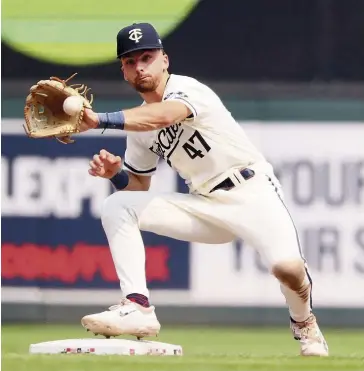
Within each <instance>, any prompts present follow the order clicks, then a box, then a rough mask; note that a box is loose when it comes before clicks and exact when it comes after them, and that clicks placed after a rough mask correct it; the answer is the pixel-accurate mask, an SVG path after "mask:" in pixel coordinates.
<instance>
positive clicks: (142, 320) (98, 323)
mask: <svg viewBox="0 0 364 371" xmlns="http://www.w3.org/2000/svg"><path fill="white" fill-rule="evenodd" d="M81 324H82V326H83V327H84V328H85V329H87V330H88V331H92V332H93V333H94V334H95V335H104V336H106V337H110V336H119V335H134V336H136V337H137V338H142V337H145V336H157V335H158V334H159V330H160V328H161V325H160V323H159V322H158V319H157V316H156V314H155V308H154V306H150V307H148V308H145V307H142V306H141V305H139V304H137V303H134V302H132V301H130V300H128V299H122V300H121V302H120V304H116V305H113V306H111V307H110V308H109V310H107V311H105V312H101V313H96V314H89V315H87V316H85V317H83V318H82V319H81Z"/></svg>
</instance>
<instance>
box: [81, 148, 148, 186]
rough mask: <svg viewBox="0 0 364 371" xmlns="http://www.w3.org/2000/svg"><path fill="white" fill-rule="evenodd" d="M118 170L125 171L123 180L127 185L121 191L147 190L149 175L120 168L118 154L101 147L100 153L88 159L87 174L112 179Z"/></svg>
mask: <svg viewBox="0 0 364 371" xmlns="http://www.w3.org/2000/svg"><path fill="white" fill-rule="evenodd" d="M120 171H123V172H124V173H125V182H126V183H127V185H126V186H125V187H124V188H123V189H121V190H122V191H148V190H149V187H150V182H151V178H152V177H151V176H145V175H144V176H141V175H138V174H134V173H132V172H130V171H128V170H122V160H121V157H120V156H115V155H114V154H112V153H110V152H108V151H106V150H105V149H102V150H101V151H100V153H98V154H95V155H94V157H93V158H92V160H91V161H90V168H89V170H88V172H89V174H90V175H92V176H98V177H100V178H105V179H112V178H113V177H115V175H116V174H118V173H119V172H120Z"/></svg>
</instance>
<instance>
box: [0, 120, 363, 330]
mask: <svg viewBox="0 0 364 371" xmlns="http://www.w3.org/2000/svg"><path fill="white" fill-rule="evenodd" d="M242 124H243V126H244V128H245V130H246V132H247V134H248V135H249V136H250V137H251V139H252V140H253V142H254V143H255V144H256V145H257V146H258V147H259V148H260V149H261V150H262V151H263V152H264V153H265V155H266V156H267V158H268V159H269V161H271V162H272V164H273V165H274V166H275V169H276V173H277V176H278V177H279V179H280V180H281V182H282V185H283V189H284V192H285V200H286V203H287V205H288V206H289V208H290V211H291V214H292V216H293V218H294V220H295V222H296V225H297V228H298V232H299V235H300V239H301V243H302V246H303V250H304V253H305V256H306V259H307V261H308V263H309V266H310V272H311V276H312V277H313V281H314V286H313V298H314V305H315V307H316V308H317V311H318V313H319V314H321V317H322V319H321V321H323V322H324V323H325V324H326V325H330V326H363V327H364V145H363V143H364V139H363V138H364V125H363V124H362V123H359V122H339V123H338V122H335V123H334V122H332V123H330V122H321V123H320V122H300V123H298V122H286V123H284V124H282V123H279V122H270V123H269V124H266V123H264V122H260V121H254V122H253V121H249V122H248V121H245V122H243V123H242ZM21 125H22V121H21V120H3V122H2V304H3V305H2V311H3V313H2V319H3V321H5V322H6V321H20V320H21V321H42V322H44V321H46V322H51V321H70V322H73V321H77V320H78V319H79V317H80V316H82V315H83V314H85V313H88V312H92V311H94V310H101V309H102V308H104V307H105V306H108V305H111V304H113V303H114V302H116V301H117V300H118V298H119V295H120V292H119V290H118V281H117V278H116V274H115V270H114V267H113V265H112V261H111V256H110V253H109V249H108V247H107V242H106V238H105V235H104V233H103V230H102V228H101V224H100V221H99V218H100V209H101V204H102V201H103V199H104V198H105V197H107V196H108V195H109V194H110V193H111V192H112V188H111V187H110V185H109V183H108V182H105V181H104V180H102V179H95V178H92V177H90V176H88V174H87V167H88V161H89V158H90V157H92V155H93V154H94V153H95V152H97V151H98V150H99V149H101V147H102V148H106V149H109V150H110V151H112V152H116V153H119V154H123V152H124V148H125V137H124V136H123V135H122V133H115V132H111V131H109V132H106V133H105V134H103V136H102V137H101V136H99V134H100V133H99V132H97V131H95V132H93V133H92V134H91V135H88V133H86V134H83V135H81V136H80V137H79V138H78V139H77V142H76V143H75V144H73V145H69V146H64V145H62V144H60V143H58V142H56V141H53V140H42V141H39V140H30V139H28V138H26V137H25V135H24V133H23V130H22V128H21ZM152 191H153V192H159V191H167V192H170V191H172V192H173V191H179V192H186V191H187V189H186V187H185V185H184V183H183V182H182V181H181V179H180V178H178V177H177V176H176V175H175V173H174V172H173V171H172V170H171V169H170V168H169V167H168V166H167V165H165V164H164V163H161V164H160V166H159V171H158V173H157V175H156V177H155V179H154V180H153V184H152ZM143 238H144V241H145V244H146V251H147V264H146V268H147V277H148V282H149V287H150V288H151V300H152V302H153V303H154V304H155V305H156V306H157V308H158V313H159V315H160V317H161V319H162V321H164V322H165V323H204V324H215V323H221V324H241V325H249V324H254V325H256V324H262V325H271V324H286V323H287V312H286V310H285V309H284V308H283V306H284V298H283V297H282V295H281V293H280V291H279V286H278V284H277V282H276V281H275V280H274V279H273V278H272V277H271V276H270V275H269V274H268V273H267V271H266V267H265V264H264V261H261V259H260V258H259V257H258V256H257V255H256V254H255V253H254V251H253V250H252V249H251V248H250V247H249V246H247V245H246V244H245V243H244V241H240V240H237V241H234V242H233V243H229V244H222V245H204V244H195V243H192V244H188V243H185V242H180V241H175V240H172V239H168V238H165V237H159V236H156V235H153V234H151V233H143Z"/></svg>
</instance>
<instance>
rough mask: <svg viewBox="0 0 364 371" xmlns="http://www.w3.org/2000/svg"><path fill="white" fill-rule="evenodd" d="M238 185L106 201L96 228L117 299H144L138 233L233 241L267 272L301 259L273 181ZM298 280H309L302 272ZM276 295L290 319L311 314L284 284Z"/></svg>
mask: <svg viewBox="0 0 364 371" xmlns="http://www.w3.org/2000/svg"><path fill="white" fill-rule="evenodd" d="M239 175H240V174H239ZM240 177H241V176H240ZM241 180H242V182H241V184H239V185H238V186H236V187H235V188H233V189H231V190H228V191H226V190H216V191H214V192H212V193H208V194H206V195H195V194H181V193H170V194H162V195H156V194H153V193H151V192H131V191H119V192H115V193H114V194H112V195H111V196H109V197H108V198H107V199H106V200H105V202H104V205H103V211H102V225H103V228H104V230H105V233H106V236H107V239H108V242H109V245H110V249H111V254H112V257H113V261H114V264H115V268H116V272H117V275H118V277H119V279H120V287H121V290H122V293H123V296H126V295H128V294H130V293H139V294H143V295H145V296H147V297H148V296H149V292H148V289H147V285H146V276H145V251H144V245H143V241H142V237H141V233H140V231H141V230H142V231H148V232H154V233H156V234H158V235H162V236H168V237H172V238H175V239H178V240H183V241H192V242H201V243H207V244H214V243H226V242H229V241H232V240H234V239H235V238H237V237H239V238H241V239H243V240H244V241H245V242H246V243H248V244H249V245H250V246H252V247H253V248H255V249H256V250H257V251H258V253H259V254H260V255H261V257H262V259H263V260H264V261H265V262H266V264H267V266H268V268H270V269H272V267H274V266H275V265H276V264H280V263H282V262H283V263H284V262H289V261H294V260H296V261H297V260H302V259H303V258H302V255H301V251H300V248H299V242H298V237H297V233H296V229H295V227H294V224H293V221H292V219H291V217H290V215H289V212H288V210H287V208H286V206H285V205H284V203H283V201H282V192H281V188H280V187H281V186H280V184H279V182H278V180H277V179H276V178H275V176H274V175H273V174H272V173H271V174H267V172H266V171H265V172H264V171H256V174H255V176H254V177H253V178H251V179H249V180H244V179H242V177H241ZM206 248H208V247H206ZM206 264H208V262H206ZM304 279H305V281H307V283H309V282H310V281H311V280H310V277H309V276H308V273H307V275H306V277H305V278H304ZM281 290H282V292H283V294H284V295H285V297H286V302H287V304H288V306H289V309H290V314H291V317H292V318H294V319H295V320H296V321H303V320H305V319H306V318H307V317H308V316H309V314H310V311H311V307H310V300H307V301H306V302H302V299H301V298H299V297H298V295H297V293H296V292H294V291H293V290H291V289H289V288H288V287H286V286H285V285H284V284H281Z"/></svg>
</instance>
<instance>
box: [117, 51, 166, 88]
mask: <svg viewBox="0 0 364 371" xmlns="http://www.w3.org/2000/svg"><path fill="white" fill-rule="evenodd" d="M167 68H168V57H167V55H165V54H163V52H162V51H161V50H160V49H154V50H139V51H135V52H132V53H130V54H128V55H127V56H125V57H123V58H122V59H121V69H122V71H123V73H124V79H125V80H126V81H128V82H129V84H131V85H132V86H133V87H134V88H135V89H136V90H137V91H138V92H140V93H148V92H153V91H155V90H156V89H157V87H158V85H159V84H160V82H161V80H162V77H163V73H164V71H166V70H167Z"/></svg>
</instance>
